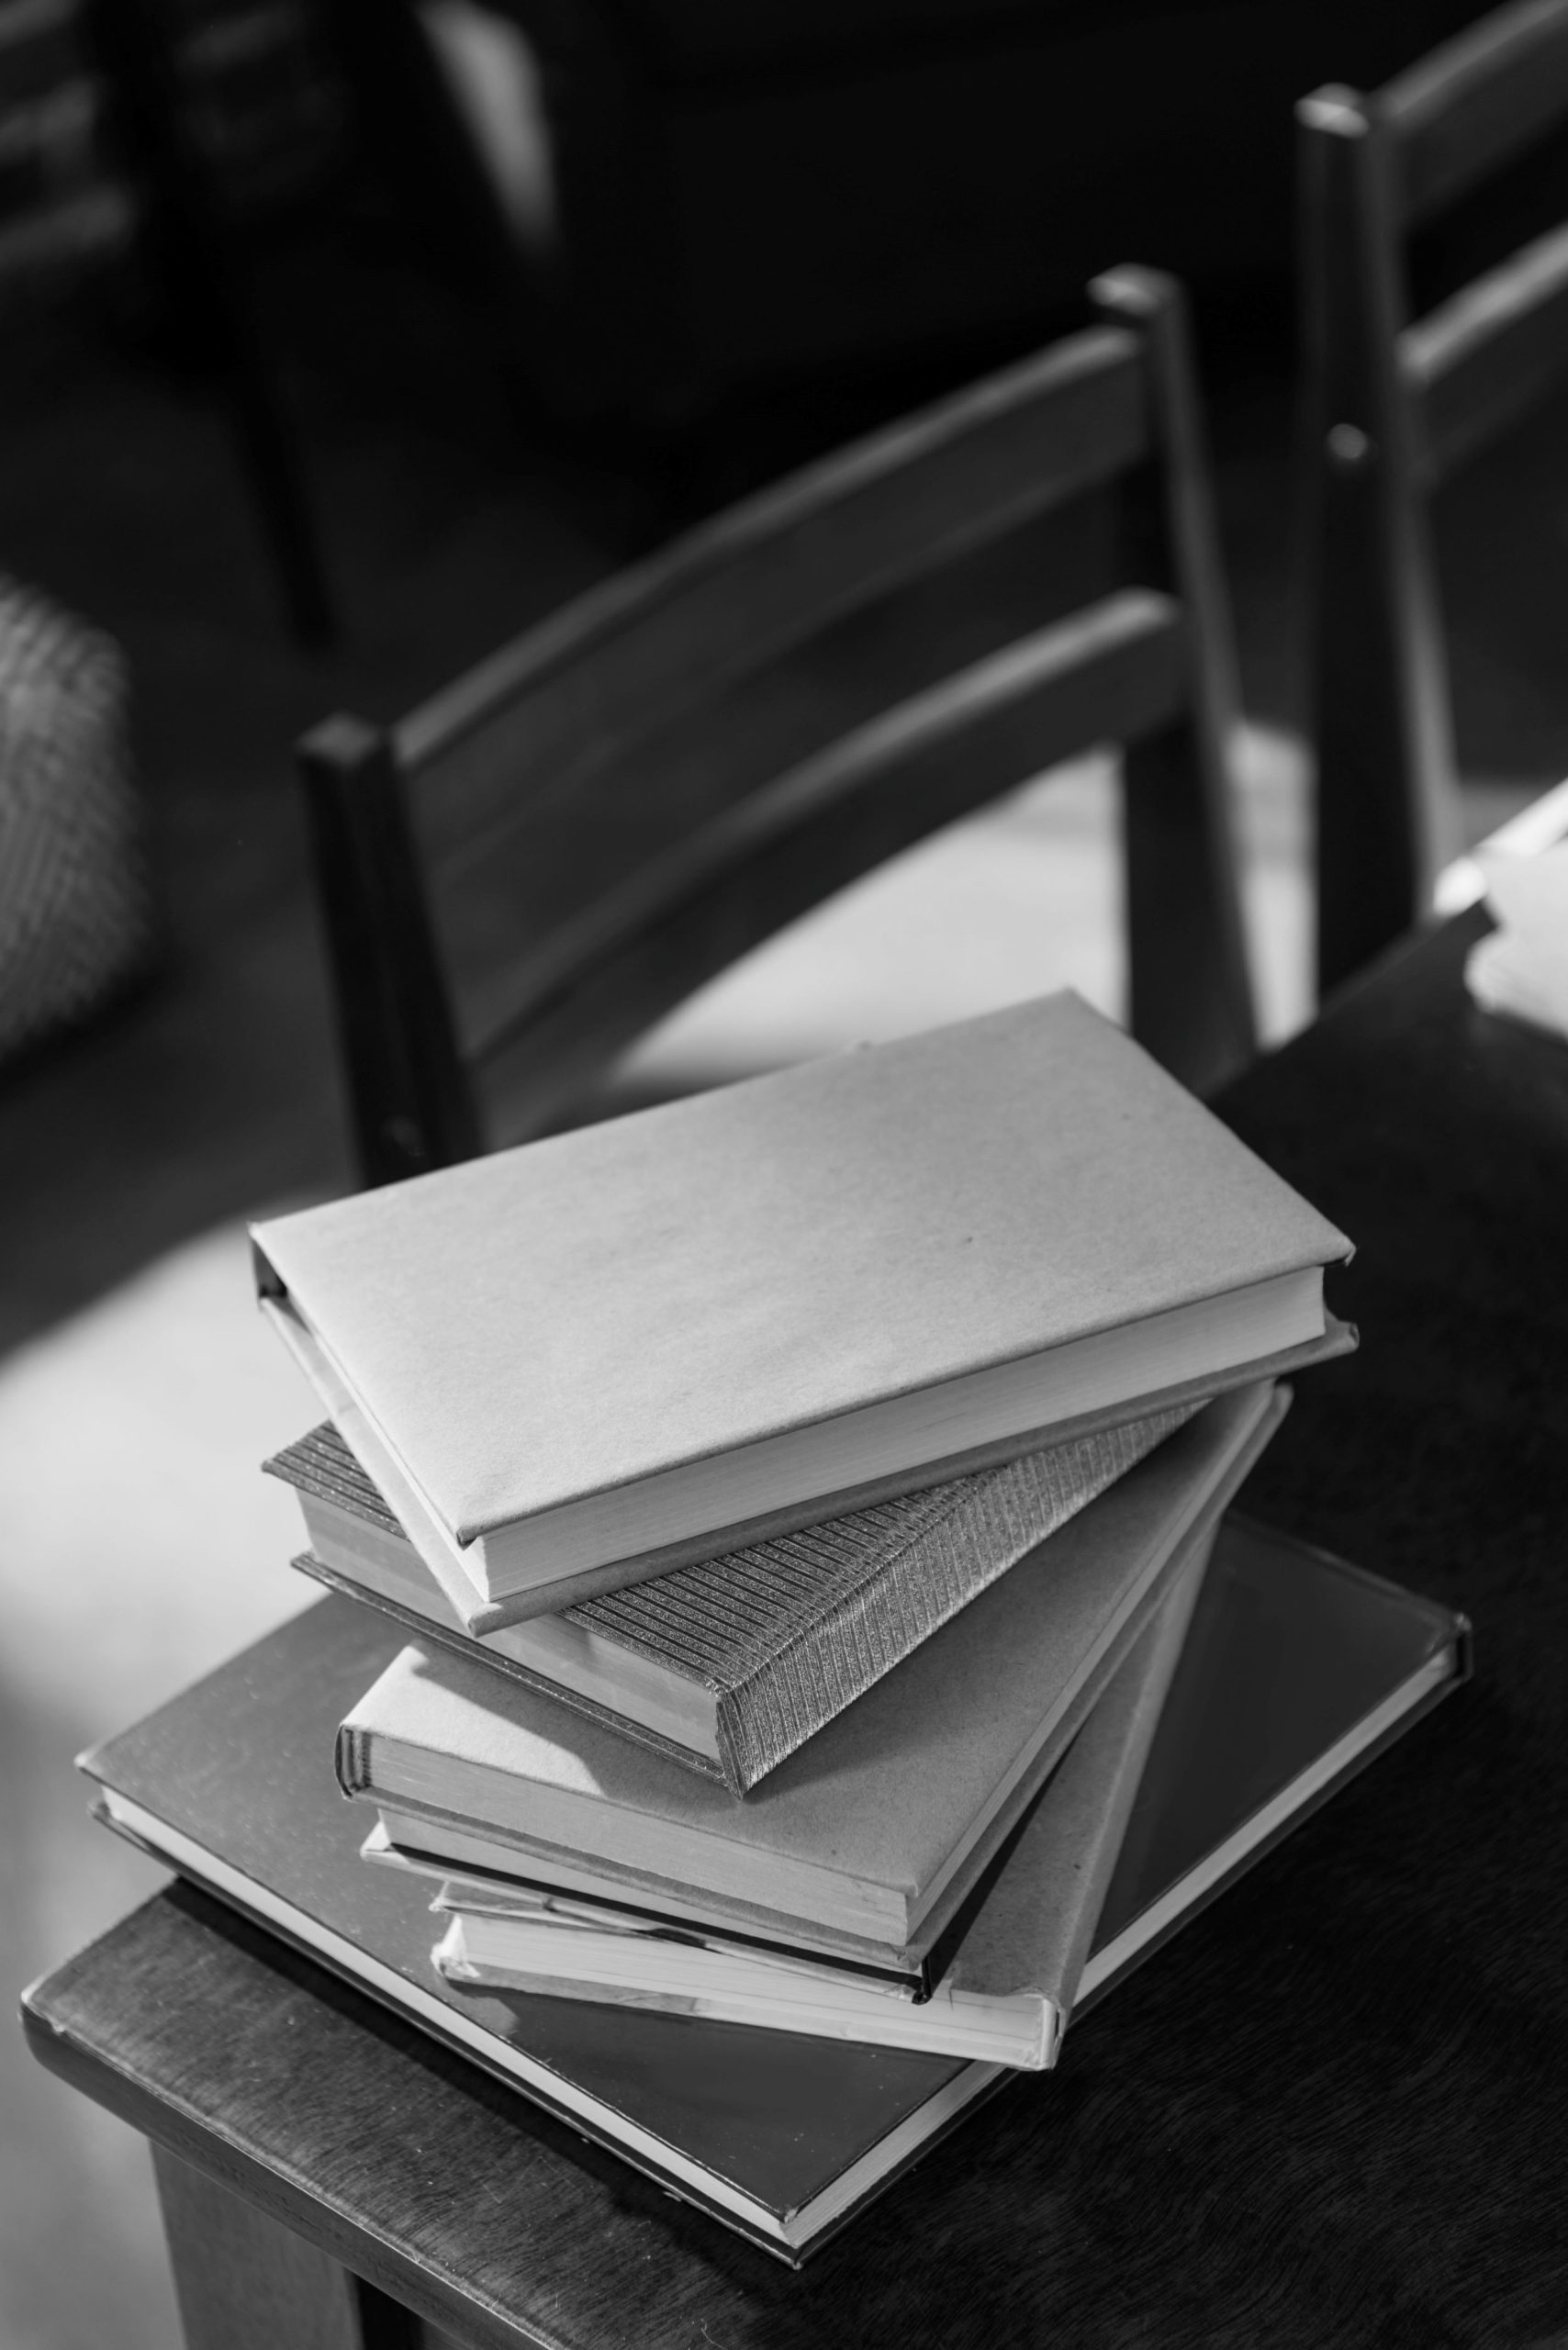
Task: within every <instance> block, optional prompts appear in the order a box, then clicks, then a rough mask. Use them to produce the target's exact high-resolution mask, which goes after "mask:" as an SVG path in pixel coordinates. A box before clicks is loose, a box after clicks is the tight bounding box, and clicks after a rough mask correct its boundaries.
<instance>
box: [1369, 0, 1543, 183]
mask: <svg viewBox="0 0 1568 2350" xmlns="http://www.w3.org/2000/svg"><path fill="white" fill-rule="evenodd" d="M1378 106H1379V112H1380V114H1381V117H1382V119H1383V122H1384V123H1385V124H1386V126H1387V128H1388V129H1389V131H1390V133H1391V134H1392V136H1393V139H1394V145H1395V149H1396V151H1397V157H1398V173H1397V175H1398V184H1399V190H1400V206H1401V210H1402V213H1403V216H1404V219H1405V223H1406V227H1408V228H1413V227H1415V226H1416V225H1417V223H1418V222H1420V221H1422V220H1426V219H1429V218H1431V216H1432V215H1433V214H1434V213H1437V212H1441V211H1442V210H1444V209H1445V208H1446V207H1448V206H1449V205H1450V204H1453V203H1454V202H1456V201H1457V200H1458V198H1459V197H1460V196H1463V195H1464V194H1465V193H1466V191H1467V190H1468V189H1470V188H1472V187H1473V186H1475V185H1477V183H1478V182H1480V181H1481V180H1484V179H1485V178H1486V177H1487V176H1488V175H1489V174H1490V173H1493V172H1495V171H1497V170H1499V169H1501V167H1502V166H1503V165H1504V164H1505V163H1507V162H1510V161H1511V160H1512V159H1513V157H1514V156H1516V155H1518V154H1522V153H1523V152H1524V151H1525V150H1526V149H1527V148H1529V146H1531V145H1533V144H1534V142H1535V141H1536V140H1539V139H1541V138H1543V137H1544V136H1545V134H1546V133H1547V132H1548V131H1549V130H1551V129H1552V127H1553V126H1554V124H1556V123H1558V122H1560V121H1562V119H1563V118H1564V117H1568V0H1518V6H1515V7H1511V8H1498V9H1496V10H1495V11H1494V12H1493V14H1492V15H1490V16H1488V17H1483V18H1482V20H1481V22H1480V23H1479V24H1477V25H1472V26H1470V27H1469V28H1467V29H1466V30H1465V31H1463V32H1462V33H1459V34H1457V35H1456V36H1455V38H1454V39H1452V40H1449V41H1445V42H1443V44H1442V45H1441V47H1440V48H1438V49H1435V50H1432V52H1431V53H1430V55H1429V56H1428V57H1425V58H1423V59H1422V60H1421V62H1419V63H1418V64H1417V65H1413V66H1412V67H1411V68H1410V70H1409V71H1408V73H1402V74H1400V75H1399V76H1398V78H1397V79H1396V80H1394V81H1393V82H1390V83H1388V84H1386V85H1385V86H1384V88H1383V90H1382V91H1381V92H1380V94H1379V98H1378Z"/></svg>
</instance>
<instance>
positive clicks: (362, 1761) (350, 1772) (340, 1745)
mask: <svg viewBox="0 0 1568 2350" xmlns="http://www.w3.org/2000/svg"><path fill="white" fill-rule="evenodd" d="M332 1768H333V1769H334V1771H335V1772H336V1773H337V1776H338V1785H339V1786H340V1787H341V1788H342V1791H343V1793H344V1795H346V1796H367V1795H369V1793H370V1792H371V1784H370V1740H369V1738H368V1737H367V1736H366V1735H365V1733H364V1730H362V1729H356V1728H355V1726H354V1724H353V1722H340V1723H339V1725H338V1735H337V1739H336V1740H335V1742H334V1744H333V1748H332Z"/></svg>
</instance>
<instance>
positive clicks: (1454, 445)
mask: <svg viewBox="0 0 1568 2350" xmlns="http://www.w3.org/2000/svg"><path fill="white" fill-rule="evenodd" d="M1399 366H1400V373H1401V375H1403V377H1404V380H1405V383H1406V387H1407V389H1408V390H1409V391H1410V392H1412V393H1413V394H1414V395H1415V396H1416V398H1417V402H1418V403H1419V416H1420V431H1419V443H1418V445H1419V452H1420V462H1421V465H1422V471H1423V475H1424V477H1425V478H1426V479H1427V480H1428V481H1430V482H1436V481H1440V480H1441V479H1442V477H1443V476H1444V475H1445V474H1447V473H1450V472H1451V471H1452V469H1453V468H1454V466H1455V465H1457V464H1460V463H1461V462H1462V459H1464V458H1465V457H1468V456H1470V455H1471V454H1473V452H1474V451H1476V450H1477V449H1480V448H1483V447H1484V445H1485V444H1486V442H1488V441H1490V440H1491V439H1492V438H1493V436H1494V435H1495V433H1496V432H1497V431H1500V430H1501V428H1502V427H1503V426H1504V425H1505V424H1507V423H1509V422H1511V421H1512V420H1513V419H1514V418H1516V417H1518V416H1523V415H1525V414H1526V413H1527V412H1528V411H1529V409H1530V408H1533V407H1534V406H1535V405H1536V403H1537V402H1538V401H1539V400H1540V398H1541V397H1543V395H1544V394H1545V393H1546V392H1547V391H1548V390H1549V389H1550V388H1551V386H1552V384H1554V383H1555V382H1556V380H1557V378H1558V377H1559V376H1560V375H1562V372H1563V370H1564V369H1565V368H1568V222H1564V223H1563V224H1562V226H1561V227H1559V228H1556V229H1551V230H1550V231H1549V232H1548V233H1547V235H1545V236H1544V237H1538V238H1536V239H1535V241H1533V243H1531V244H1528V245H1525V246H1523V247H1522V248H1521V249H1520V251H1519V252H1517V253H1513V254H1510V256H1509V258H1508V259H1507V260H1506V262H1502V263H1499V264H1498V266H1497V267H1496V268H1495V269H1492V270H1488V271H1487V272H1486V274H1485V275H1484V277H1478V278H1475V279H1474V280H1473V282H1472V283H1471V284H1470V285H1467V286H1465V287H1464V288H1463V289H1462V291H1461V292H1460V293H1458V294H1456V295H1454V296H1453V297H1452V298H1451V300H1450V301H1447V302H1445V303H1443V304H1442V305H1441V307H1440V308H1438V309H1436V310H1433V311H1431V312H1429V313H1428V316H1427V317H1426V318H1424V319H1418V320H1417V323H1416V324H1415V325H1414V326H1411V327H1406V330H1405V331H1404V333H1403V334H1402V335H1401V336H1400V338H1399Z"/></svg>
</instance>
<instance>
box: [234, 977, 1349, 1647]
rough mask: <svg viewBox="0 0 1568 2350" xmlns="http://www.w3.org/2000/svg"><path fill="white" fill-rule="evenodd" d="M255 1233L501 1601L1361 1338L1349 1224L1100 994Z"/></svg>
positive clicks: (424, 1501)
mask: <svg viewBox="0 0 1568 2350" xmlns="http://www.w3.org/2000/svg"><path fill="white" fill-rule="evenodd" d="M255 1242H256V1260H257V1277H258V1286H259V1289H260V1292H261V1296H262V1302H263V1307H264V1309H265V1311H266V1312H267V1314H268V1315H269V1317H270V1318H271V1320H272V1321H273V1323H274V1326H275V1327H276V1329H277V1331H278V1333H279V1335H280V1337H282V1338H283V1339H284V1341H285V1343H286V1344H287V1345H289V1346H290V1347H291V1348H293V1350H294V1351H295V1352H296V1354H297V1358H298V1360H300V1362H301V1364H302V1367H303V1368H304V1369H305V1371H307V1373H308V1376H309V1377H310V1378H311V1380H312V1381H313V1382H314V1383H315V1385H316V1387H317V1392H318V1393H319V1394H320V1395H321V1397H322V1400H323V1402H324V1403H325V1404H326V1407H327V1410H328V1412H329V1413H330V1416H331V1417H332V1419H333V1420H334V1421H336V1423H337V1425H338V1427H339V1428H340V1429H341V1431H342V1434H343V1435H344V1437H345V1438H346V1439H347V1441H348V1442H349V1444H350V1446H351V1448H352V1449H353V1451H354V1453H355V1455H356V1457H357V1458H358V1459H359V1460H360V1461H361V1462H362V1464H363V1465H364V1467H365V1468H366V1469H367V1470H368V1471H369V1472H370V1473H371V1475H372V1476H373V1478H374V1479H375V1483H376V1484H377V1486H378V1487H379V1489H380V1490H381V1492H382V1493H383V1494H384V1495H385V1496H386V1500H387V1502H388V1503H389V1504H390V1505H391V1507H392V1508H393V1510H394V1511H395V1512H396V1514H397V1516H398V1518H399V1520H400V1521H401V1523H402V1525H403V1527H404V1528H405V1530H406V1531H407V1533H408V1534H409V1538H410V1539H412V1540H413V1541H414V1542H416V1544H417V1545H418V1546H419V1548H420V1550H421V1552H422V1553H423V1554H424V1556H425V1557H426V1559H427V1561H428V1562H429V1563H430V1565H431V1569H432V1571H433V1572H436V1573H437V1574H438V1575H440V1576H441V1577H442V1579H443V1581H444V1583H445V1586H446V1588H447V1590H448V1593H449V1595H452V1596H454V1598H455V1599H457V1600H459V1601H460V1602H461V1601H463V1600H464V1595H465V1594H466V1599H465V1605H466V1606H467V1608H468V1610H469V1613H468V1614H466V1615H465V1621H466V1622H467V1623H468V1625H469V1628H470V1629H476V1630H487V1629H491V1628H494V1625H495V1624H496V1623H497V1622H500V1621H505V1620H511V1619H512V1618H515V1617H521V1616H524V1615H527V1614H529V1613H546V1612H552V1611H555V1610H558V1609H559V1608H560V1607H561V1606H563V1605H566V1604H570V1603H574V1602H576V1601H577V1600H578V1599H581V1598H585V1597H588V1596H590V1595H593V1591H592V1589H590V1588H589V1587H588V1586H589V1585H594V1587H595V1588H597V1589H598V1590H604V1589H609V1588H610V1587H611V1584H612V1583H633V1582H637V1581H642V1580H644V1579H645V1578H646V1577H647V1576H649V1575H650V1574H654V1573H658V1572H664V1571H665V1570H666V1568H668V1567H672V1566H676V1565H679V1564H683V1563H685V1562H686V1561H688V1560H689V1559H693V1558H696V1557H698V1556H710V1557H711V1556H715V1555H718V1554H719V1553H721V1552H722V1551H725V1550H734V1549H737V1548H739V1547H741V1546H742V1545H743V1544H745V1543H747V1542H751V1541H754V1540H756V1539H765V1538H766V1537H767V1536H769V1535H772V1534H774V1533H779V1532H784V1531H787V1530H789V1528H790V1527H794V1526H800V1525H805V1524H810V1523H812V1522H815V1521H818V1520H821V1519H823V1518H826V1517H834V1516H843V1515H845V1514H846V1512H847V1511H848V1510H850V1509H853V1508H858V1507H862V1506H864V1505H868V1504H869V1503H870V1502H873V1501H876V1500H879V1499H884V1498H886V1497H887V1496H888V1495H889V1494H893V1493H896V1492H902V1491H908V1490H911V1489H913V1488H914V1487H917V1486H919V1485H922V1484H935V1483H941V1482H943V1481H944V1480H945V1479H946V1478H948V1477H951V1476H954V1475H956V1474H958V1473H960V1472H964V1471H968V1470H969V1469H972V1468H978V1467H982V1466H989V1465H992V1464H993V1463H995V1462H996V1461H999V1460H1002V1459H1004V1458H1011V1457H1014V1456H1015V1455H1016V1454H1018V1453H1021V1452H1025V1451H1032V1450H1037V1449H1039V1448H1040V1447H1041V1446H1042V1445H1043V1444H1047V1443H1050V1442H1053V1441H1056V1440H1058V1438H1066V1437H1070V1436H1074V1435H1078V1434H1081V1433H1084V1432H1085V1431H1086V1429H1087V1428H1089V1427H1094V1426H1107V1425H1112V1424H1114V1422H1116V1421H1117V1420H1121V1419H1126V1418H1129V1417H1133V1416H1137V1414H1139V1413H1140V1412H1144V1411H1148V1410H1154V1409H1159V1408H1162V1407H1163V1406H1164V1405H1165V1404H1168V1403H1170V1402H1172V1401H1175V1400H1179V1399H1180V1398H1183V1397H1190V1396H1193V1395H1203V1394H1210V1393H1215V1392H1216V1391H1217V1390H1218V1389H1220V1388H1222V1387H1225V1386H1227V1385H1238V1384H1241V1383H1244V1382H1248V1381H1250V1380H1254V1379H1257V1378H1259V1377H1261V1376H1264V1375H1267V1374H1270V1373H1271V1372H1272V1371H1274V1370H1275V1368H1277V1367H1278V1366H1279V1362H1280V1359H1281V1358H1289V1359H1291V1360H1299V1359H1302V1358H1305V1359H1309V1360H1310V1359H1316V1357H1317V1356H1320V1355H1322V1354H1324V1353H1326V1352H1333V1351H1336V1350H1338V1348H1341V1347H1342V1346H1344V1345H1346V1344H1348V1343H1349V1342H1350V1341H1349V1337H1348V1336H1347V1334H1345V1333H1343V1332H1342V1331H1341V1330H1340V1329H1339V1328H1338V1326H1336V1325H1334V1324H1333V1323H1332V1321H1331V1319H1330V1318H1329V1317H1327V1315H1326V1314H1325V1309H1324V1304H1323V1296H1322V1270H1323V1267H1324V1266H1325V1264H1327V1263H1330V1262H1333V1261H1335V1260H1336V1259H1340V1258H1342V1257H1344V1256H1346V1255H1348V1254H1349V1252H1350V1243H1349V1241H1348V1240H1347V1239H1346V1238H1345V1237H1344V1236H1343V1235H1342V1234H1341V1233H1339V1232H1338V1231H1337V1230H1336V1229H1335V1227H1334V1226H1333V1225H1331V1224H1329V1223H1328V1222H1327V1220H1326V1219H1325V1218H1324V1217H1322V1216H1320V1215H1318V1214H1316V1211H1315V1210H1314V1209H1313V1208H1311V1207H1310V1206H1308V1204H1307V1203H1306V1202H1305V1200H1303V1199H1302V1198H1300V1196H1299V1195H1298V1194H1297V1193H1296V1192H1294V1191H1293V1190H1292V1189H1291V1188H1290V1186H1289V1185H1288V1184H1286V1183H1284V1182H1283V1181H1282V1180H1281V1179H1280V1178H1279V1177H1277V1176H1276V1175H1274V1174H1273V1173H1272V1172H1271V1170H1270V1169H1268V1168H1267V1167H1265V1166H1264V1165H1263V1164H1262V1162H1261V1161H1260V1159H1258V1158H1255V1157H1254V1156H1253V1154H1252V1153H1251V1152H1250V1151H1249V1150H1248V1149H1247V1148H1246V1147H1245V1146H1244V1145H1243V1144H1242V1143H1240V1142H1239V1141H1238V1139H1237V1137H1236V1136H1234V1135H1232V1134H1231V1133H1230V1132H1229V1131H1228V1130H1227V1129H1226V1127H1225V1126H1223V1125H1221V1124H1220V1122H1219V1121H1218V1120H1217V1119H1216V1118H1215V1117H1214V1116H1213V1115H1212V1114H1211V1113H1210V1112H1208V1111H1207V1110H1205V1109H1204V1107H1203V1105H1202V1104H1201V1103H1200V1102H1196V1101H1194V1100H1193V1097H1192V1096H1191V1095H1190V1094H1188V1093H1187V1092H1186V1091H1184V1090H1183V1089H1182V1087H1181V1086H1180V1085H1178V1084H1177V1083H1176V1082H1175V1081H1174V1080H1172V1079H1171V1078H1170V1076H1169V1075H1167V1073H1166V1072H1165V1071H1164V1070H1162V1069H1159V1067H1158V1066H1157V1065H1156V1064H1155V1063H1154V1062H1153V1061H1152V1060H1151V1059H1150V1058H1149V1057H1148V1055H1147V1054H1145V1053H1144V1052H1143V1051H1142V1050H1141V1049H1140V1048H1139V1047H1138V1046H1137V1045H1135V1044H1134V1043H1133V1042H1132V1041H1131V1040H1130V1039H1129V1038H1128V1037H1126V1035H1123V1034H1122V1033H1121V1032H1120V1031H1119V1030H1118V1029H1117V1028H1115V1027H1114V1025H1113V1024H1111V1023H1109V1022H1107V1021H1104V1020H1103V1019H1101V1018H1100V1017H1099V1016H1098V1015H1097V1014H1096V1013H1092V1012H1091V1011H1089V1010H1088V1008H1087V1007H1086V1006H1085V1005H1083V1004H1081V1002H1078V1001H1077V1000H1076V999H1075V998H1073V997H1071V996H1070V995H1062V996H1057V997H1049V998H1046V999H1043V1000H1041V1001H1040V1002H1035V1003H1027V1004H1021V1005H1014V1006H1010V1007H1009V1008H1008V1009H1006V1010H1005V1011H1002V1012H999V1013H991V1014H988V1015H987V1016H986V1017H984V1018H982V1019H980V1020H974V1021H968V1022H964V1023H961V1024H958V1025H956V1026H954V1027H951V1028H945V1029H938V1030H933V1031H930V1032H928V1033H927V1034H926V1035H922V1036H916V1037H909V1038H903V1039H900V1040H899V1041H897V1042H895V1043H892V1044H888V1045H882V1046H874V1047H867V1048H865V1049H864V1050H860V1051H856V1052H849V1053H843V1054H836V1055H832V1056H829V1057H826V1058H825V1059H823V1060H820V1061H814V1062H811V1063H808V1064H806V1065H804V1066H802V1067H801V1068H799V1069H786V1070H783V1071H780V1072H778V1074H776V1075H773V1076H769V1077H765V1078H758V1079H756V1080H752V1081H750V1082H748V1083H744V1084H740V1085H734V1086H727V1087H722V1088H721V1089H719V1090H717V1091H714V1092H711V1093H707V1094H702V1095H700V1096H696V1097H693V1098H692V1099H690V1100H689V1101H684V1102H672V1103H668V1104H665V1105H662V1106H661V1107H659V1108H656V1109H653V1110H648V1111H644V1112H641V1113H636V1114H634V1115H632V1116H628V1117H624V1118H613V1119H609V1120H606V1121H605V1122H604V1123H603V1124H601V1125H595V1126H590V1127H587V1128H584V1129H581V1130H580V1131H577V1132H574V1133H571V1134H567V1135H563V1136H552V1137H550V1138H548V1139H546V1140H544V1141H543V1142H538V1143H532V1144H529V1145H527V1146H526V1147H523V1148H521V1149H518V1150H513V1151H502V1152H498V1153H496V1154H494V1155H492V1156H490V1157H488V1158H477V1159H473V1160H470V1161H468V1162H467V1163H466V1164H465V1165H463V1166H459V1167H454V1168H448V1169H442V1170H441V1171H440V1172H438V1173H434V1174H431V1175H428V1176H420V1177H418V1178H416V1179H414V1180H412V1181H408V1182H404V1183H396V1184H391V1185H388V1186H386V1188H384V1189H382V1190H380V1191H374V1192H361V1193H358V1194H356V1195H355V1196H353V1197H352V1198H349V1199H343V1200H338V1201H333V1202H330V1203H328V1204H326V1205H325V1206H321V1207H317V1208H310V1209H307V1210H305V1211H303V1212H302V1213H300V1214H295V1215H290V1216H286V1217H282V1218H279V1219H276V1220H274V1222H271V1223H269V1224H266V1225H260V1226H258V1227H257V1229H256V1233H255ZM596 1578H597V1579H598V1580H597V1583H595V1579H596ZM564 1586H565V1588H564ZM509 1609H510V1617H509V1616H508V1614H507V1613H506V1612H505V1611H506V1610H509ZM497 1610H501V1611H503V1612H501V1613H496V1612H495V1611H497Z"/></svg>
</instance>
